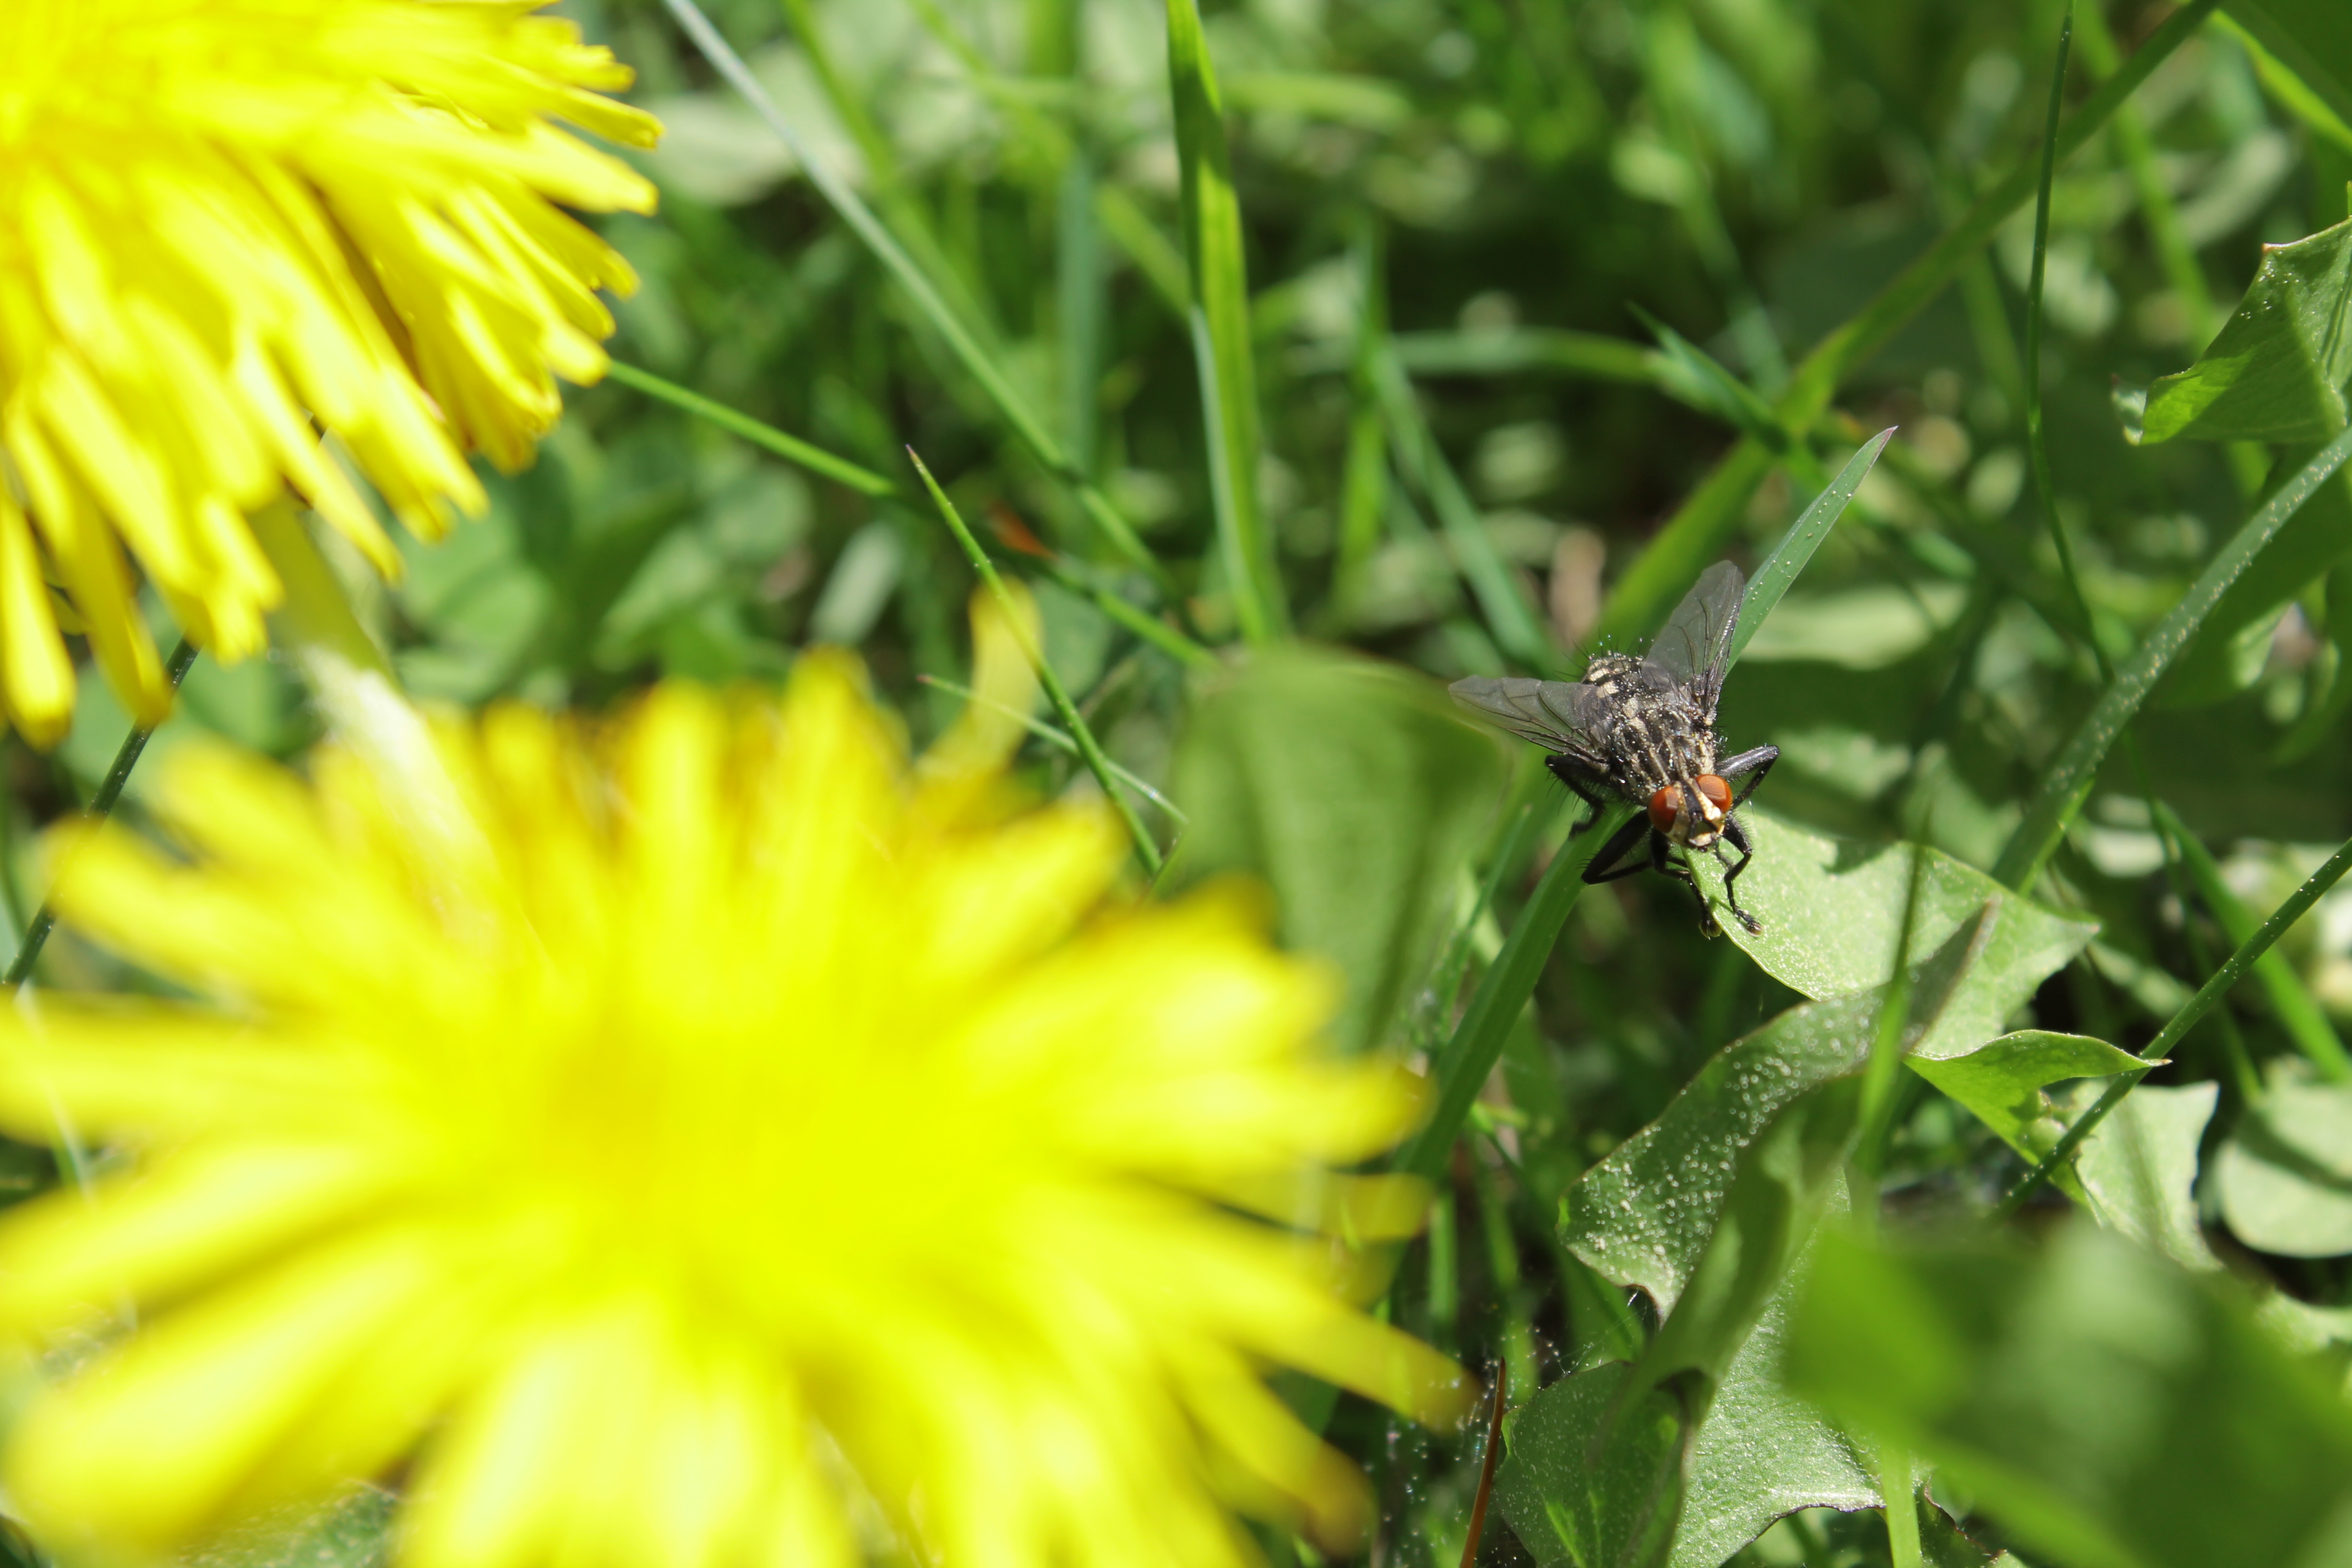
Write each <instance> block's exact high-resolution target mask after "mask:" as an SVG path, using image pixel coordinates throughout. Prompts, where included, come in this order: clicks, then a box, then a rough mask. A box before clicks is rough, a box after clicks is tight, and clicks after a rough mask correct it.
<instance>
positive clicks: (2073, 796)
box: [1992, 430, 2352, 890]
mask: <svg viewBox="0 0 2352 1568" xmlns="http://www.w3.org/2000/svg"><path fill="white" fill-rule="evenodd" d="M2347 457H2352V430H2347V431H2346V432H2345V433H2344V434H2343V435H2341V436H2338V437H2336V439H2335V440H2333V441H2331V442H2329V443H2328V444H2327V445H2326V447H2323V448H2321V449H2320V452H2319V454H2318V456H2316V457H2315V458H2312V459H2311V461H2310V462H2308V463H2306V464H2305V465H2304V468H2303V471H2302V472H2300V473H2298V474H2296V475H2295V476H2294V478H2293V479H2289V480H2288V481H2287V482H2286V483H2285V484H2284V485H2283V486H2281V487H2280V488H2279V489H2277V490H2275V491H2273V493H2272V495H2271V498H2270V500H2267V501H2265V502H2263V505H2262V507H2261V508H2260V510H2257V511H2256V512H2255V513H2254V515H2253V516H2252V517H2251V518H2249V519H2247V521H2246V524H2245V526H2244V527H2242V528H2241V529H2239V530H2238V531H2237V533H2236V534H2235V535H2234V536H2233V537H2232V538H2231V540H2230V542H2228V543H2227V544H2225V545H2223V546H2222V547H2221V550H2220V551H2219V552H2216V553H2215V555H2214V557H2213V559H2212V560H2211V561H2210V562H2208V563H2206V566H2205V570H2204V571H2203V572H2202V573H2201V574H2199V576H2198V579H2197V581H2196V583H2195V584H2192V585H2191V586H2190V588H2189V592H2188V594H2187V595H2185V596H2184V597H2183V598H2182V599H2181V601H2180V602H2179V604H2177V605H2174V606H2173V607H2172V609H2171V611H2170V612H2169V613H2168V614H2167V615H2166V616H2165V617H2164V619H2163V620H2162V621H2160V622H2158V625H2157V627H2156V629H2155V630H2154V631H2152V632H2150V633H2149V634H2148V636H2147V640H2146V641H2145V642H2143V643H2141V644H2140V646H2139V648H2138V651H2137V652H2136V653H2134V654H2133V655H2132V657H2131V658H2129V659H2128V660H2126V662H2125V664H2124V665H2123V667H2122V668H2119V669H2118V670H2116V678H2115V679H2113V680H2112V681H2109V682H2108V683H2107V686H2106V688H2105V690H2103V691H2101V692H2100V694H2099V700H2098V701H2097V702H2096V703H2095V704H2094V705H2093V706H2092V709H2091V711H2090V712H2089V714H2088V715H2086V716H2085V717H2084V720H2083V722H2082V723H2081V725H2080V726H2078V727H2077V728H2076V729H2075V731H2074V735H2073V736H2072V737H2071V738H2070V739H2069V740H2068V741H2067V742H2066V744H2065V746H2064V748H2063V750H2061V751H2060V752H2059V753H2058V756H2057V758H2056V760H2054V761H2053V763H2051V764H2050V766H2049V768H2048V769H2047V770H2045V771H2044V773H2043V774H2042V788H2041V790H2040V792H2039V793H2038V794H2036V795H2035V796H2034V797H2033V800H2032V802H2031V803H2030V804H2029V805H2027V806H2026V808H2025V819H2024V820H2023V821H2022V822H2021V823H2019V824H2018V826H2017V831H2016V832H2015V833H2013V834H2011V836H2010V840H2009V844H2008V846H2007V847H2004V848H2003V849H2002V850H2001V852H2000V859H1999V860H1998V861H1996V862H1994V865H1993V871H1992V874H1993V876H1994V877H1995V878H1996V879H1999V880H2000V881H2001V882H2004V883H2006V884H2007V885H2008V886H2010V887H2012V888H2016V889H2021V890H2022V889H2025V888H2027V887H2029V886H2031V885H2032V881H2033V879H2034V878H2035V877H2036V876H2037V875H2038V874H2039V873H2040V872H2041V869H2042V862H2044V861H2045V860H2047V859H2048V858H2050V855H2051V852H2052V851H2053V850H2054V849H2056V848H2057V847H2058V840H2059V839H2060V838H2061V837H2063V836H2064V834H2065V831H2066V826H2067V824H2069V823H2071V822H2072V821H2074V814H2075V813H2076V812H2078V811H2080V810H2081V809H2082V807H2083V803H2084V801H2085V800H2087V799H2089V798H2090V794H2091V784H2092V782H2093V780H2094V779H2095V776H2096V774H2097V773H2098V771H2099V763H2101V761H2102V760H2104V759H2105V756H2106V754H2107V749H2108V748H2109V747H2110V746H2112V745H2114V744H2115V742H2116V737H2117V736H2119V735H2121V734H2122V733H2123V730H2124V726H2125V725H2126V724H2127V723H2129V722H2130V721H2131V717H2132V715H2133V714H2135V713H2137V712H2138V711H2139V706H2140V704H2141V703H2143V702H2145V701H2147V695H2148V693H2149V692H2151V691H2153V690H2154V689H2156V683H2157V681H2158V679H2161V678H2162V676H2163V674H2164V672H2165V670H2166V668H2168V667H2169V666H2170V664H2171V663H2172V660H2173V658H2174V657H2175V656H2176V655H2178V654H2179V652H2180V650H2181V649H2182V648H2183V647H2187V646H2188V644H2189V638H2190V637H2194V636H2195V635H2196V634H2197V628H2198V627H2199V626H2201V625H2202V624H2203V623H2204V620H2205V617H2206V616H2209V615H2210V614H2211V613H2212V610H2213V606H2214V605H2217V604H2219V603H2220V602H2221V595H2222V594H2223V593H2225V592H2227V591H2228V589H2229V586H2230V584H2232V583H2234V582H2236V581H2237V580H2238V576H2239V574H2241V573H2242V572H2244V571H2245V569H2246V567H2247V565H2248V564H2249V563H2252V560H2253V558H2254V557H2255V556H2256V555H2258V554H2260V553H2261V552H2262V549H2263V546H2264V545H2266V544H2268V543H2269V542H2271V539H2272V536H2273V535H2274V534H2276V533H2277V532H2278V531H2279V530H2280V528H2282V527H2283V526H2284V524H2285V522H2286V521H2287V519H2289V518H2291V517H2293V516H2294V514H2295V512H2296V511H2297V510H2299V509H2301V507H2302V506H2303V503H2304V502H2305V501H2306V500H2310V499H2311V497H2312V494H2313V493H2314V492H2315V491H2316V490H2317V489H2319V487H2320V486H2321V485H2323V484H2325V483H2326V482H2327V480H2328V479H2329V477H2330V476H2332V475H2333V474H2334V473H2335V472H2336V469H2337V468H2341V467H2342V466H2343V464H2344V460H2345V458H2347Z"/></svg>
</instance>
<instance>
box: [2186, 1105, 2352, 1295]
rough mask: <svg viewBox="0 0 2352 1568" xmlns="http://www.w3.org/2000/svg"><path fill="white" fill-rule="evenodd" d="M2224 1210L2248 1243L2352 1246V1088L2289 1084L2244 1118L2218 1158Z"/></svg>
mask: <svg viewBox="0 0 2352 1568" xmlns="http://www.w3.org/2000/svg"><path fill="white" fill-rule="evenodd" d="M2213 1175H2214V1180H2215V1182H2216V1184H2218V1186H2219V1187H2220V1189H2221V1215H2222V1217H2223V1218H2224V1219H2226V1220H2228V1221H2229V1224H2230V1230H2231V1234H2233V1235H2234V1236H2236V1237H2238V1239H2239V1240H2241V1241H2242V1242H2244V1243H2245V1244H2246V1245H2247V1246H2248V1247H2255V1248H2257V1249H2259V1250H2261V1251H2263V1252H2276V1253H2281V1254H2283V1255H2284V1256H2286V1257H2289V1258H2339V1257H2342V1256H2343V1255H2345V1254H2346V1253H2352V1089H2347V1087H2346V1086H2345V1085H2342V1084H2326V1085H2320V1084H2298V1083H2282V1084H2279V1085H2276V1086H2275V1087H2273V1089H2271V1090H2270V1092H2269V1093H2267V1094H2265V1095H2264V1096H2263V1098H2262V1099H2261V1100H2257V1101H2256V1102H2255V1103H2253V1104H2252V1105H2250V1106H2248V1107H2247V1108H2246V1113H2245V1115H2244V1116H2243V1117H2242V1118H2241V1119H2240V1120H2239V1122H2238V1125H2237V1128H2236V1130H2235V1131H2232V1132H2231V1134H2230V1138H2229V1141H2228V1142H2225V1143H2223V1144H2222V1146H2221V1155H2220V1157H2219V1159H2218V1160H2217V1161H2216V1162H2215V1164H2214V1171H2213Z"/></svg>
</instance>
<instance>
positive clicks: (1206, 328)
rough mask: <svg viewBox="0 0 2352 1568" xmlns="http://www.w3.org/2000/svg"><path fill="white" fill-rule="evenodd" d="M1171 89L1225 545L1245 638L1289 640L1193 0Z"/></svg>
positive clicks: (1224, 166) (1212, 76)
mask: <svg viewBox="0 0 2352 1568" xmlns="http://www.w3.org/2000/svg"><path fill="white" fill-rule="evenodd" d="M1168 89H1169V94H1170V97H1171V100H1172V102H1173V103H1174V106H1175V115H1176V155H1177V161H1178V166H1179V170H1180V173H1181V200H1180V202H1179V205H1180V206H1181V208H1182V210H1183V215H1184V254H1185V258H1186V260H1187V261H1189V262H1190V263H1191V264H1192V311H1191V326H1192V359H1193V363H1194V364H1195V366H1196V367H1197V368H1198V370H1199V373H1200V377H1201V408H1202V419H1203V421H1204V422H1205V425H1206V428H1207V432H1208V444H1209V483H1210V489H1211V491H1212V493H1213V495H1214V497H1215V499H1216V511H1217V539H1218V545H1219V550H1220V552H1221V554H1222V556H1223V561H1224V567H1225V583H1226V587H1227V589H1228V590H1229V591H1230V592H1231V593H1232V595H1233V596H1234V615H1235V617H1236V618H1237V619H1238V620H1239V621H1240V623H1241V628H1242V635H1243V636H1244V637H1247V638H1249V639H1250V640H1251V641H1252V642H1263V641H1265V639H1267V638H1268V637H1276V636H1279V635H1280V634H1281V633H1282V631H1283V630H1284V628H1285V626H1286V625H1287V623H1288V616H1289V610H1288V606H1287V605H1286V602H1285V600H1284V598H1283V593H1282V580H1281V577H1280V576H1279V574H1277V572H1276V566H1275V560H1274V542H1273V540H1272V538H1271V537H1270V536H1269V535H1268V534H1267V532H1266V528H1265V517H1264V516H1263V515H1262V514H1261V512H1260V510H1259V507H1258V496H1257V478H1258V476H1257V470H1258V447H1259V438H1258V407H1257V365H1256V358H1255V355H1256V352H1257V351H1256V347H1255V342H1254V340H1253V339H1252V336H1251V333H1250V301H1249V276H1248V269H1247V267H1246V265H1245V263H1244V257H1243V253H1242V209H1241V203H1240V201H1239V199H1238V198H1237V197H1236V196H1235V195H1234V177H1233V170H1232V168H1231V166H1230V163H1229V160H1228V157H1227V154H1226V150H1225V111H1224V108H1223V104H1222V103H1221V102H1220V100H1219V99H1218V97H1217V77H1216V71H1215V69H1214V68H1213V67H1212V66H1211V65H1210V63H1209V46H1208V40H1207V39H1206V38H1204V37H1202V35H1201V14H1200V12H1198V11H1197V10H1195V9H1194V8H1193V5H1192V0H1168Z"/></svg>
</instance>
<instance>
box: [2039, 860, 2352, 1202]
mask: <svg viewBox="0 0 2352 1568" xmlns="http://www.w3.org/2000/svg"><path fill="white" fill-rule="evenodd" d="M2347 870H2352V838H2347V839H2346V840H2345V841H2344V843H2343V844H2342V845H2340V846H2338V847H2337V848H2336V853H2335V854H2333V855H2331V856H2329V857H2328V858H2327V862H2326V864H2325V865H2323V866H2322V867H2320V868H2319V869H2318V870H2316V871H2314V872H2313V873H2312V874H2311V875H2310V876H2309V877H2306V878H2305V879H2304V883H2303V886H2302V887H2300V888H2297V889H2295V890H2294V894H2293V896H2292V897H2290V898H2289V899H2288V900H2286V902H2284V903H2283V904H2281V905H2280V906H2279V907H2278V908H2277V909H2275V910H2272V911H2271V917H2270V919H2268V920H2266V921H2263V923H2262V928H2261V929H2260V930H2258V931H2255V932H2254V934H2253V935H2252V936H2250V937H2248V938H2247V939H2246V940H2245V941H2243V942H2240V943H2239V944H2238V950H2237V951H2236V952H2232V953H2231V954H2230V956H2229V959H2228V960H2227V961H2226V962H2225V963H2222V965H2221V968H2219V969H2217V970H2215V971H2214V972H2213V975H2212V978H2210V979H2209V980H2207V981H2206V982H2205V984H2202V985H2200V986H2199V987H2198V988H2197V994H2195V995H2194V996H2191V997H2190V998H2189V1000H2188V1001H2187V1002H2185V1003H2183V1004H2182V1005H2181V1007H2180V1010H2179V1012H2177V1013H2175V1014H2174V1015H2173V1016H2172V1017H2171V1019H2170V1021H2169V1022H2168V1023H2167V1024H2166V1025H2165V1026H2164V1027H2163V1028H2161V1029H2159V1030H2158V1031H2157V1034H2156V1038H2154V1039H2152V1040H2150V1041H2148V1043H2147V1045H2146V1046H2144V1047H2141V1049H2140V1053H2139V1055H2140V1059H2141V1060H2142V1061H2144V1062H2146V1063H2147V1066H2146V1067H2143V1068H2138V1069H2137V1070H2136V1071H2132V1072H2126V1073H2123V1074H2121V1075H2119V1076H2118V1077H2117V1078H2116V1080H2115V1081H2114V1082H2113V1083H2111V1084H2109V1085H2108V1086H2107V1089H2106V1092H2105V1093H2104V1094H2102V1095H2100V1096H2099V1098H2098V1099H2097V1100H2095V1101H2094V1102H2093V1104H2092V1106H2091V1108H2090V1109H2089V1110H2085V1111H2084V1112H2083V1114H2082V1115H2080V1116H2078V1117H2076V1118H2075V1119H2074V1125H2073V1126H2071V1127H2069V1128H2067V1129H2066V1131H2065V1135H2064V1136H2063V1137H2062V1138H2060V1139H2059V1140H2058V1142H2057V1143H2056V1144H2055V1145H2053V1147H2052V1149H2051V1151H2050V1152H2048V1153H2047V1154H2044V1155H2043V1156H2042V1159H2041V1160H2040V1162H2039V1163H2036V1164H2035V1165H2034V1167H2033V1169H2032V1170H2031V1171H2028V1172H2027V1173H2025V1174H2024V1176H2023V1177H2022V1178H2021V1179H2020V1180H2019V1182H2018V1184H2016V1185H2015V1186H2013V1187H2011V1188H2010V1190H2009V1192H2008V1193H2007V1194H2005V1195H2004V1196H2003V1197H2002V1198H2001V1200H2000V1205H1999V1206H1998V1207H1997V1208H1996V1209H1995V1210H1994V1211H1993V1212H1994V1213H1995V1215H2013V1214H2015V1213H2016V1212H2017V1211H2018V1210H2019V1209H2020V1208H2022V1207H2023V1206H2024V1205H2025V1202H2026V1200H2027V1199H2028V1198H2031V1197H2032V1195H2033V1194H2034V1193H2035V1192H2036V1191H2038V1190H2039V1189H2040V1188H2041V1186H2042V1184H2043V1183H2045V1182H2047V1181H2049V1180H2050V1178H2051V1177H2052V1176H2053V1175H2055V1174H2056V1173H2058V1171H2059V1169H2060V1168H2061V1167H2062V1166H2063V1165H2064V1164H2065V1163H2066V1162H2067V1161H2069V1160H2071V1159H2073V1158H2074V1152H2075V1151H2076V1150H2078V1149H2080V1148H2081V1147H2082V1146H2083V1141H2084V1139H2086V1138H2088V1137H2089V1136H2090V1135H2091V1133H2092V1132H2093V1131H2094V1130H2095V1129H2096V1128H2097V1127H2098V1125H2099V1123H2100V1122H2101V1121H2105V1120H2106V1116H2107V1113H2108V1112H2109V1111H2111V1110H2115V1108H2116V1106H2117V1105H2119V1104H2121V1103H2122V1102H2123V1098H2124V1096H2126V1095H2127V1094H2129V1093H2130V1092H2131V1091H2132V1090H2133V1089H2135V1088H2137V1086H2138V1084H2139V1081H2140V1080H2141V1079H2144V1078H2146V1077H2147V1075H2148V1074H2149V1073H2151V1072H2153V1071H2155V1070H2156V1069H2157V1068H2158V1067H2160V1066H2162V1065H2163V1064H2164V1061H2165V1059H2166V1057H2165V1053H2167V1052H2168V1051H2169V1050H2171V1049H2172V1047H2174V1046H2176V1045H2179V1043H2180V1040H2181V1038H2182V1037H2184V1036H2186V1035H2187V1034H2188V1033H2189V1030H2190V1029H2192V1028H2195V1027H2196V1026H2197V1022H2198V1020H2199V1019H2200V1018H2202V1017H2204V1016H2205V1015H2206V1014H2207V1013H2208V1012H2209V1011H2210V1010H2211V1009H2212V1007H2213V1005H2214V1004H2215V1003H2217V1002H2219V1001H2221V998H2222V997H2224V996H2226V995H2228V994H2229V993H2230V988H2231V986H2233V985H2235V984H2237V983H2238V982H2239V981H2240V980H2241V979H2242V978H2243V977H2244V976H2245V973H2246V971H2247V970H2249V969H2251V968H2252V967H2253V966H2254V962H2255V960H2257V959H2259V958H2261V957H2262V955H2263V954H2264V953H2266V952H2269V951H2270V950H2271V945H2272V943H2273V942H2277V941H2278V939H2279V938H2280V937H2282V936H2284V935H2285V934H2286V931H2287V930H2288V928H2289V927H2291V926H2293V925H2294V922H2295V921H2299V920H2301V919H2302V918H2303V917H2304V914H2305V912H2306V911H2307V910H2310V908H2311V906H2312V905H2314V904H2315V903H2317V902H2318V901H2319V900H2320V897H2321V895H2323V894H2325V893H2326V891H2327V889H2330V888H2332V887H2334V886H2335V885H2336V883H2337V882H2338V881H2339V880H2341V879H2343V876H2344V873H2345V872H2346V871H2347Z"/></svg>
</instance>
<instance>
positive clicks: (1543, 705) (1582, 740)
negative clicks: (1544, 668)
mask: <svg viewBox="0 0 2352 1568" xmlns="http://www.w3.org/2000/svg"><path fill="white" fill-rule="evenodd" d="M1447 689H1448V690H1450V691H1451V692H1453V694H1454V701H1456V702H1459V703H1460V704H1462V706H1463V707H1465V708H1467V709H1468V710H1470V711H1471V712H1473V713H1475V714H1477V715H1478V717H1480V718H1481V719H1484V720H1486V721H1488V722H1489V723H1493V724H1499V725H1501V726H1502V727H1503V728H1504V729H1506V730H1508V731H1510V732H1511V733H1512V734H1514V735H1517V736H1518V737H1519V738H1520V739H1521V740H1523V741H1533V742H1535V743H1536V744H1537V745H1538V746H1541V747H1543V748H1544V749H1545V750H1546V751H1549V752H1575V753H1589V752H1591V751H1592V749H1593V742H1592V731H1593V728H1594V725H1595V722H1596V721H1597V720H1598V719H1599V717H1600V710H1601V699H1600V698H1598V697H1596V696H1594V695H1593V691H1592V688H1591V687H1590V686H1586V685H1584V684H1582V683H1581V682H1578V683H1575V684H1570V682H1568V681H1565V680H1535V679H1529V678H1528V677H1526V676H1516V675H1507V676H1503V677H1501V678H1499V679H1498V678H1496V677H1494V676H1488V675H1474V676H1472V677H1471V678H1470V679H1467V680H1457V681H1455V682H1454V684H1453V685H1452V686H1451V687H1449V688H1447Z"/></svg>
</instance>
